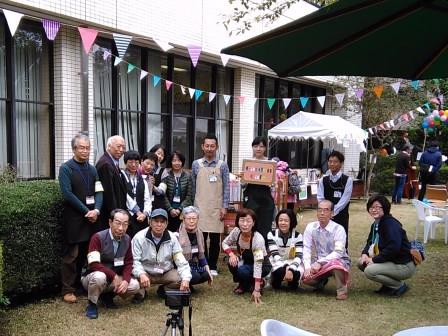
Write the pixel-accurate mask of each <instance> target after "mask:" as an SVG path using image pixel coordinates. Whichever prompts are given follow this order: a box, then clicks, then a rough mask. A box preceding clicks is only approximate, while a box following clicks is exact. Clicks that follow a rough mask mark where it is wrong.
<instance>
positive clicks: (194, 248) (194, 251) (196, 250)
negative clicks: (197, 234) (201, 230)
mask: <svg viewBox="0 0 448 336" xmlns="http://www.w3.org/2000/svg"><path fill="white" fill-rule="evenodd" d="M198 252H199V248H198V247H197V246H192V247H191V253H198Z"/></svg>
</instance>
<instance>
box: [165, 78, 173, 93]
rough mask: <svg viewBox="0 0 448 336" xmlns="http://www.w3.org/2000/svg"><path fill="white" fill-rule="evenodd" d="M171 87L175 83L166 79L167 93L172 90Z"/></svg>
mask: <svg viewBox="0 0 448 336" xmlns="http://www.w3.org/2000/svg"><path fill="white" fill-rule="evenodd" d="M171 85H173V82H171V81H169V80H166V79H165V87H166V90H167V91H169V90H170V88H171Z"/></svg>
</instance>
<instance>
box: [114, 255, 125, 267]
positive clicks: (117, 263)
mask: <svg viewBox="0 0 448 336" xmlns="http://www.w3.org/2000/svg"><path fill="white" fill-rule="evenodd" d="M123 265H124V257H121V258H114V266H115V267H118V266H123Z"/></svg>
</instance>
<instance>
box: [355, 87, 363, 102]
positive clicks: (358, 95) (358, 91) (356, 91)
mask: <svg viewBox="0 0 448 336" xmlns="http://www.w3.org/2000/svg"><path fill="white" fill-rule="evenodd" d="M363 95H364V89H356V90H355V96H356V98H358V99H359V100H361V99H362V96H363Z"/></svg>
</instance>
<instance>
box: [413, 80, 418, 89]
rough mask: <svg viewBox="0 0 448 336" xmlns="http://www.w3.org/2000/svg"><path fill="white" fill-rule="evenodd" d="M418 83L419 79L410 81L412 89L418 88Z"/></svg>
mask: <svg viewBox="0 0 448 336" xmlns="http://www.w3.org/2000/svg"><path fill="white" fill-rule="evenodd" d="M419 84H420V81H419V80H413V81H411V85H412V87H413V88H414V90H418V86H419Z"/></svg>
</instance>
